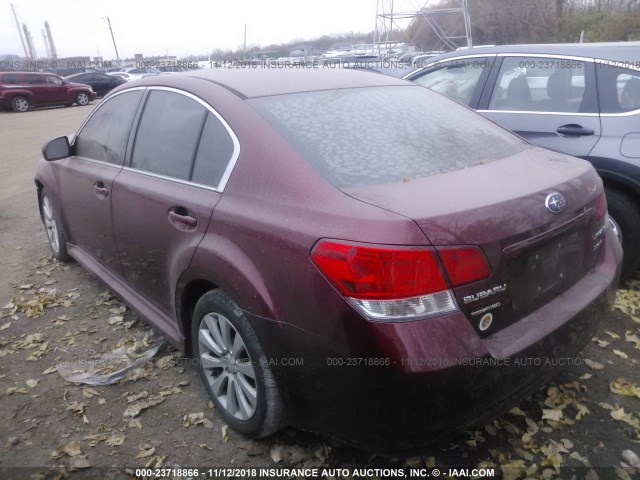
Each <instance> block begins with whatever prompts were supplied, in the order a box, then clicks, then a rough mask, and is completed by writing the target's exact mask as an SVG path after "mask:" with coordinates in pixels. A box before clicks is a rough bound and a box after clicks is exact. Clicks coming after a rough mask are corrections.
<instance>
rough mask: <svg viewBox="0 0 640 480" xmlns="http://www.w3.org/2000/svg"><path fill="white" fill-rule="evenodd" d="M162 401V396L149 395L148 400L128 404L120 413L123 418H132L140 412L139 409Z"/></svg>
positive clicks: (144, 408)
mask: <svg viewBox="0 0 640 480" xmlns="http://www.w3.org/2000/svg"><path fill="white" fill-rule="evenodd" d="M163 401H164V397H159V396H153V397H149V399H148V400H145V401H144V402H138V403H134V404H133V405H129V406H128V407H127V409H126V410H125V411H124V413H123V414H122V415H123V416H124V417H125V418H133V417H135V416H137V415H139V414H140V412H141V411H143V410H146V409H147V408H150V407H153V406H155V405H158V404H160V403H162V402H163Z"/></svg>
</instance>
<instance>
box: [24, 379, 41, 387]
mask: <svg viewBox="0 0 640 480" xmlns="http://www.w3.org/2000/svg"><path fill="white" fill-rule="evenodd" d="M24 383H26V384H27V387H29V388H36V387H37V386H38V380H34V379H33V378H30V379H29V380H27V381H26V382H24Z"/></svg>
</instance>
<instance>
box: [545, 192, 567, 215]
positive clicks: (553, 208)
mask: <svg viewBox="0 0 640 480" xmlns="http://www.w3.org/2000/svg"><path fill="white" fill-rule="evenodd" d="M544 204H545V206H546V207H547V210H549V211H550V212H551V213H560V212H561V211H563V210H564V207H566V206H567V201H566V200H565V199H564V197H563V196H562V194H561V193H550V194H549V195H547V199H546V200H545V201H544Z"/></svg>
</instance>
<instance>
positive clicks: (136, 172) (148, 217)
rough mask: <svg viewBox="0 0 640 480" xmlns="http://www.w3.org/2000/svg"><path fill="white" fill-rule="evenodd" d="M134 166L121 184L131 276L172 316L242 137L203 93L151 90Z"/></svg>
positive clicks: (124, 250) (122, 247)
mask: <svg viewBox="0 0 640 480" xmlns="http://www.w3.org/2000/svg"><path fill="white" fill-rule="evenodd" d="M144 102H145V103H144V109H143V112H142V115H141V118H140V121H139V123H138V127H137V132H136V134H135V141H134V145H133V149H132V153H131V156H130V159H129V164H128V166H127V167H125V168H124V169H123V172H122V174H121V175H120V176H118V178H117V179H116V181H115V182H114V194H113V226H114V233H115V238H116V242H117V244H118V250H119V253H120V258H121V265H122V268H123V270H124V272H125V276H126V279H127V281H128V283H129V284H130V285H132V286H133V287H134V288H135V289H136V290H137V291H138V292H139V293H141V294H142V295H143V296H144V297H146V298H147V299H148V300H149V301H151V302H152V303H153V304H155V306H156V307H157V308H159V309H161V310H162V311H164V312H165V313H167V314H168V315H170V316H173V314H174V313H175V310H174V304H175V298H174V294H175V292H174V289H175V285H176V283H177V281H178V278H179V277H180V275H181V274H182V273H183V272H184V271H185V270H186V269H187V267H188V266H189V263H190V262H191V258H192V256H193V254H194V252H195V249H196V247H197V246H198V244H199V243H200V241H201V240H202V238H203V236H204V234H205V232H206V230H207V226H208V224H209V219H210V218H211V214H212V212H213V208H214V206H215V205H216V204H217V203H218V201H219V200H220V197H221V192H222V190H223V188H224V184H225V183H226V179H225V178H224V172H225V169H226V167H227V165H228V164H229V162H231V161H235V159H236V158H237V155H238V151H239V147H238V141H237V139H236V137H235V135H234V134H233V132H232V131H231V129H230V128H229V127H228V125H227V124H226V123H225V122H224V120H222V118H221V117H220V116H219V115H218V114H217V113H216V112H215V111H214V110H213V109H211V107H210V106H208V105H207V104H206V103H204V102H203V101H202V100H200V99H199V98H197V97H195V96H193V95H190V94H188V93H186V92H182V91H179V90H175V89H168V88H161V87H152V88H150V89H149V91H148V94H147V96H146V98H145V100H144Z"/></svg>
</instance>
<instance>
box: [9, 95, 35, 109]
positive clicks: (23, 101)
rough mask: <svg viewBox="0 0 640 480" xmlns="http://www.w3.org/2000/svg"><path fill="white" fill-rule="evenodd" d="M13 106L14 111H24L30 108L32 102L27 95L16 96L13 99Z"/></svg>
mask: <svg viewBox="0 0 640 480" xmlns="http://www.w3.org/2000/svg"><path fill="white" fill-rule="evenodd" d="M11 107H12V108H13V111H14V112H19V113H22V112H26V111H27V110H29V107H31V104H30V103H29V99H28V98H27V97H14V98H13V100H11Z"/></svg>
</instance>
